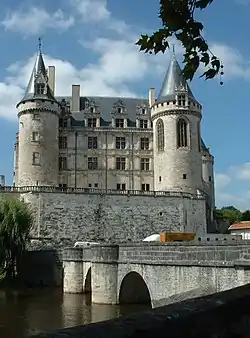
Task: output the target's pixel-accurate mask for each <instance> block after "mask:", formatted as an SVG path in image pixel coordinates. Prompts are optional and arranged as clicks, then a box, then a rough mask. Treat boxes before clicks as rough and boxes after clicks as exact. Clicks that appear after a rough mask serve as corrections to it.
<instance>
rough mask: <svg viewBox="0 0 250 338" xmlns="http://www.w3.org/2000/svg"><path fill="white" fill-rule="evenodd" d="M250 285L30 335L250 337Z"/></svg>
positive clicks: (45, 337)
mask: <svg viewBox="0 0 250 338" xmlns="http://www.w3.org/2000/svg"><path fill="white" fill-rule="evenodd" d="M249 302H250V285H249V284H248V285H245V286H241V287H238V288H235V289H232V290H228V291H224V292H220V293H217V294H214V295H210V296H205V297H201V298H196V299H190V300H187V301H183V302H180V303H175V304H171V305H167V306H164V307H160V308H156V309H154V310H152V311H148V312H145V313H139V314H133V315H131V316H126V317H120V318H118V319H111V320H108V321H105V322H100V323H95V324H89V325H85V326H78V327H73V328H66V329H61V330H57V331H54V332H48V333H42V334H38V335H33V336H30V338H52V337H53V338H57V337H58V338H60V337H64V338H77V337H79V338H80V337H82V338H94V337H109V338H112V337H115V338H146V337H157V338H165V337H171V338H180V337H189V338H192V337H195V338H197V337H206V338H215V337H220V338H228V337H243V338H244V337H249V330H250V307H249Z"/></svg>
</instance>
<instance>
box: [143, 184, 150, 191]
mask: <svg viewBox="0 0 250 338" xmlns="http://www.w3.org/2000/svg"><path fill="white" fill-rule="evenodd" d="M141 190H143V191H150V185H149V184H147V183H146V184H145V183H143V184H142V185H141Z"/></svg>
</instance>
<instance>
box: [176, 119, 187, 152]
mask: <svg viewBox="0 0 250 338" xmlns="http://www.w3.org/2000/svg"><path fill="white" fill-rule="evenodd" d="M187 146H188V123H187V121H186V120H184V119H179V120H178V122H177V147H178V148H181V147H187Z"/></svg>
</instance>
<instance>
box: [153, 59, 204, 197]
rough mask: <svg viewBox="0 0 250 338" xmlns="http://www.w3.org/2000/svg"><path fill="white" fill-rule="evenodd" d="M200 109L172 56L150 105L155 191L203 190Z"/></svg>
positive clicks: (195, 191)
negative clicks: (159, 87) (157, 93)
mask: <svg viewBox="0 0 250 338" xmlns="http://www.w3.org/2000/svg"><path fill="white" fill-rule="evenodd" d="M151 102H154V101H153V100H152V99H151ZM201 109H202V108H201V105H200V104H199V102H198V101H197V100H196V99H195V97H194V95H193V93H192V91H191V89H190V87H189V85H188V83H187V81H186V80H185V78H184V77H183V74H182V71H181V69H180V66H179V64H178V61H177V60H176V58H175V56H173V58H172V60H171V63H170V66H169V69H168V71H167V73H166V76H165V79H164V81H163V84H162V87H161V90H160V93H159V95H158V98H157V100H155V102H154V103H153V105H152V108H151V118H152V121H153V133H154V177H155V182H154V183H155V190H162V191H168V190H172V191H173V190H174V191H183V192H192V193H197V190H200V189H202V155H201V133H200V122H201V117H202V115H201Z"/></svg>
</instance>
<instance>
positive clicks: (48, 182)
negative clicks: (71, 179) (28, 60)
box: [15, 45, 60, 187]
mask: <svg viewBox="0 0 250 338" xmlns="http://www.w3.org/2000/svg"><path fill="white" fill-rule="evenodd" d="M40 47H41V46H40V45H39V51H38V55H37V58H36V62H35V65H34V68H33V70H32V73H31V76H30V80H29V84H28V87H27V90H26V93H25V95H24V97H23V99H22V100H21V101H20V102H19V103H18V104H17V108H18V118H19V140H18V148H19V149H18V182H15V183H16V185H18V186H19V187H21V186H34V185H39V186H57V185H58V156H59V149H58V130H59V126H58V124H59V113H60V105H59V103H58V102H57V101H56V99H55V97H54V94H53V88H50V85H49V84H50V83H53V81H51V79H50V80H49V78H48V74H47V70H46V68H45V64H44V60H43V55H42V52H41V48H40Z"/></svg>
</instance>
